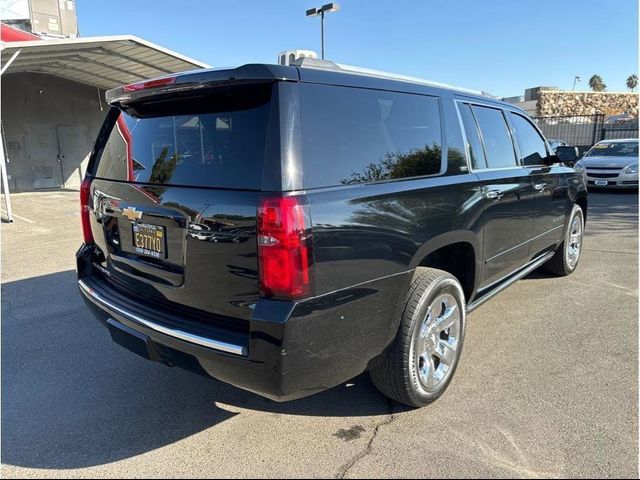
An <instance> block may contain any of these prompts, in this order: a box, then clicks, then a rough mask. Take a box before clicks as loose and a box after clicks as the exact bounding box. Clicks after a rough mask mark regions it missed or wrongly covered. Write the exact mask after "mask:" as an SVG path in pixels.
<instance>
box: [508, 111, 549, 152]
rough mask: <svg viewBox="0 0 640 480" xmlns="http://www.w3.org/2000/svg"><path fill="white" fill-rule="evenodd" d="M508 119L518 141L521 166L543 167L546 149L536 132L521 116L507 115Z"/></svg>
mask: <svg viewBox="0 0 640 480" xmlns="http://www.w3.org/2000/svg"><path fill="white" fill-rule="evenodd" d="M509 117H510V118H511V125H512V126H513V130H514V133H515V136H516V140H517V141H518V147H519V149H520V161H521V163H522V165H543V164H544V159H545V158H546V157H547V148H546V146H545V144H544V140H543V139H542V137H541V136H540V134H539V133H538V131H537V130H536V129H535V128H534V127H533V125H531V123H529V121H528V120H527V119H526V118H524V117H523V116H521V115H517V114H515V113H509Z"/></svg>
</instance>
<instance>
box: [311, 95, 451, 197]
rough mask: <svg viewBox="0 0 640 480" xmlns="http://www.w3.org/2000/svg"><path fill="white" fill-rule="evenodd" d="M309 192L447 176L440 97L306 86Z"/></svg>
mask: <svg viewBox="0 0 640 480" xmlns="http://www.w3.org/2000/svg"><path fill="white" fill-rule="evenodd" d="M300 90H301V104H302V163H303V169H304V186H305V188H315V187H326V186H333V185H341V184H342V185H344V184H352V183H369V182H377V181H384V180H391V179H397V178H410V177H421V176H426V175H437V174H439V173H441V172H442V128H441V120H440V104H439V100H438V98H437V97H431V96H425V95H415V94H407V93H397V92H388V91H380V90H368V89H360V88H350V87H336V86H326V85H311V84H302V85H301V86H300Z"/></svg>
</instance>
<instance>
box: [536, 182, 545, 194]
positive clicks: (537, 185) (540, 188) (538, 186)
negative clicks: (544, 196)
mask: <svg viewBox="0 0 640 480" xmlns="http://www.w3.org/2000/svg"><path fill="white" fill-rule="evenodd" d="M546 187H547V184H546V183H536V184H535V185H534V186H533V188H535V189H536V190H538V191H539V192H540V191H542V190H544V189H545V188H546Z"/></svg>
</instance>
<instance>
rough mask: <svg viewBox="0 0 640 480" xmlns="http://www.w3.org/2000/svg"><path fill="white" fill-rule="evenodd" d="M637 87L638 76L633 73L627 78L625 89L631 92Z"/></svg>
mask: <svg viewBox="0 0 640 480" xmlns="http://www.w3.org/2000/svg"><path fill="white" fill-rule="evenodd" d="M637 86H638V76H637V75H636V74H635V73H634V74H633V75H629V78H627V88H628V89H630V90H631V91H632V92H633V89H634V88H636V87H637Z"/></svg>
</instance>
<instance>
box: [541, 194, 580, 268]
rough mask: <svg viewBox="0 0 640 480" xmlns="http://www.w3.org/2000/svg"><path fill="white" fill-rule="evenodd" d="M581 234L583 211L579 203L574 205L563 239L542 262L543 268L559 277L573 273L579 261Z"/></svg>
mask: <svg viewBox="0 0 640 480" xmlns="http://www.w3.org/2000/svg"><path fill="white" fill-rule="evenodd" d="M583 234H584V213H583V211H582V208H580V205H574V206H573V210H572V211H571V217H569V223H568V227H567V230H566V231H565V232H564V239H563V241H562V243H561V244H560V246H559V247H558V249H557V250H556V253H555V255H554V256H553V257H551V260H549V261H548V262H547V263H545V264H544V269H545V270H547V271H548V272H551V273H553V274H555V275H559V276H561V277H565V276H567V275H570V274H571V273H573V272H574V270H575V269H576V267H577V266H578V262H579V261H580V254H581V253H582V236H583Z"/></svg>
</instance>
